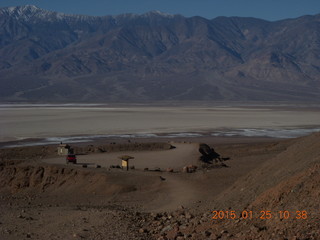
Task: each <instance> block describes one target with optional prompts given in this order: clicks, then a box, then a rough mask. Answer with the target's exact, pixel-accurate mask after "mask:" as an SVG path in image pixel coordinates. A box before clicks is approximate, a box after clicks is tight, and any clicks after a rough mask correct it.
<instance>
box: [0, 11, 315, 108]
mask: <svg viewBox="0 0 320 240" xmlns="http://www.w3.org/2000/svg"><path fill="white" fill-rule="evenodd" d="M0 25H1V28H0V56H1V57H0V100H1V101H71V102H110V101H114V102H125V101H136V102H141V101H142V102H143V101H157V100H158V101H159V100H160V101H161V100H182V101H184V100H189V101H192V100H221V101H224V100H225V101H232V100H242V101H247V100H249V101H251V100H253V101H265V100H286V101H290V100H294V101H319V99H320V93H319V92H320V91H319V89H320V77H319V73H320V60H319V59H320V55H319V52H320V44H319V39H320V37H319V34H320V31H319V29H320V28H319V26H320V15H314V16H303V17H300V18H297V19H288V20H283V21H277V22H268V21H264V20H260V19H254V18H238V17H232V18H226V17H219V18H215V19H212V20H208V19H205V18H201V17H191V18H185V17H183V16H180V15H168V14H163V13H160V12H156V11H155V12H149V13H146V14H143V15H134V14H125V15H119V16H105V17H90V16H79V15H66V14H61V13H55V12H49V11H45V10H42V9H39V8H37V7H34V6H24V7H11V8H2V9H0Z"/></svg>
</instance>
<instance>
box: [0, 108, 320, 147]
mask: <svg viewBox="0 0 320 240" xmlns="http://www.w3.org/2000/svg"><path fill="white" fill-rule="evenodd" d="M319 123H320V110H319V109H307V108H289V107H288V108H275V107H270V108H266V107H261V108H259V107H251V108H250V107H201V108H197V107H136V106H135V107H116V108H114V107H103V106H77V105H74V106H72V105H71V106H34V107H33V106H32V105H31V106H23V107H19V106H14V107H10V106H8V105H6V106H0V126H1V128H0V141H8V140H15V139H21V138H46V137H55V136H75V135H95V134H132V133H172V132H175V133H179V132H199V131H214V130H221V129H222V130H223V129H241V128H243V129H246V128H249V129H251V128H258V129H266V128H267V129H282V128H294V127H307V128H315V127H318V126H319V125H320V124H319Z"/></svg>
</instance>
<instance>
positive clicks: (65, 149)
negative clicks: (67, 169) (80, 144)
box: [58, 142, 71, 156]
mask: <svg viewBox="0 0 320 240" xmlns="http://www.w3.org/2000/svg"><path fill="white" fill-rule="evenodd" d="M70 150H71V147H70V145H68V144H63V143H62V142H61V143H60V145H59V146H58V155H59V156H66V155H68V154H69V153H70Z"/></svg>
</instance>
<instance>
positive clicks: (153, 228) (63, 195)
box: [0, 133, 320, 239]
mask: <svg viewBox="0 0 320 240" xmlns="http://www.w3.org/2000/svg"><path fill="white" fill-rule="evenodd" d="M319 140H320V134H319V133H318V134H317V133H316V134H313V135H310V136H307V137H303V138H298V139H293V140H275V139H253V138H251V139H248V138H233V139H227V138H226V139H224V140H221V139H219V140H217V139H209V138H208V139H192V141H193V142H190V139H181V141H180V142H175V143H171V144H172V145H175V146H176V148H175V149H170V150H168V148H161V147H150V141H148V140H141V142H140V143H139V144H140V145H139V148H132V145H130V144H129V145H130V146H129V145H128V146H129V147H125V148H121V147H120V148H118V149H113V150H112V151H111V150H109V151H107V152H104V151H102V152H101V151H99V150H96V149H99V148H101V146H106V145H108V144H110V143H106V144H105V145H101V144H102V143H96V144H93V145H92V144H90V145H88V146H86V145H84V144H82V145H81V146H80V145H79V146H78V147H79V149H80V148H81V149H82V150H83V149H85V150H86V152H85V153H86V155H79V156H78V158H79V162H80V164H77V165H66V164H65V163H64V158H63V157H62V158H61V157H58V158H57V157H55V156H54V155H55V147H52V146H51V147H50V146H43V147H25V148H16V149H6V150H4V149H2V150H1V151H0V154H1V159H2V160H1V164H0V194H1V195H0V239H317V236H320V232H319V216H320V213H319V209H320V208H319V207H320V200H319V199H320V198H319V197H320V192H319V189H320V188H319V182H320V178H319V176H320V174H319V170H320V167H319V162H320V157H319V156H320V141H319ZM197 141H198V142H206V143H209V144H211V145H212V146H214V148H215V150H216V151H217V152H218V153H220V154H221V155H222V156H223V157H230V160H228V161H225V162H224V164H226V165H227V167H218V165H217V166H216V167H215V168H203V167H202V166H201V165H202V164H201V163H200V162H198V160H197V159H198V157H199V156H200V154H199V153H198V151H197V146H198V145H197V144H196V142H197ZM119 144H121V143H119ZM123 144H124V143H123ZM126 144H127V143H126ZM132 144H134V143H132ZM144 144H149V145H148V146H149V147H146V146H145V145H144ZM160 145H161V144H160ZM160 145H153V146H160ZM89 147H91V148H90V149H91V150H89ZM160 149H163V150H160ZM123 154H131V155H133V156H134V157H135V159H134V160H132V161H133V162H134V165H135V166H136V169H135V170H130V171H128V172H127V171H123V170H121V169H110V168H109V166H110V165H112V164H115V163H119V161H120V160H119V159H117V156H119V155H123ZM84 162H85V163H87V164H88V168H82V167H81V166H82V164H81V163H84ZM95 164H99V165H101V168H94V166H96V165H95ZM188 164H195V165H197V166H198V167H199V168H198V170H197V171H196V172H195V173H183V172H181V169H182V167H183V166H185V165H188ZM144 167H149V169H152V168H155V167H160V168H161V170H162V171H160V172H159V171H144V170H143V169H144ZM168 167H170V168H173V169H174V170H175V171H174V172H173V173H171V172H166V171H164V170H165V169H166V168H168ZM160 176H161V177H162V179H163V178H164V179H165V180H162V179H161V178H160ZM214 210H216V211H220V210H221V211H235V213H236V214H237V217H236V219H230V218H229V219H227V217H226V215H224V217H223V218H222V219H212V217H213V213H212V211H214ZM243 210H247V211H252V212H253V215H254V217H253V219H243V218H240V213H241V212H242V211H243ZM261 211H271V213H272V218H270V219H261V218H259V217H260V214H262V213H261ZM279 211H289V212H290V217H289V218H288V219H280V218H279ZM297 211H300V212H297ZM302 211H307V215H303V216H304V217H305V216H307V217H305V218H306V219H297V216H298V214H299V213H302ZM224 213H225V214H226V212H224ZM303 213H305V212H303Z"/></svg>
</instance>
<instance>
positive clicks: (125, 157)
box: [119, 155, 134, 171]
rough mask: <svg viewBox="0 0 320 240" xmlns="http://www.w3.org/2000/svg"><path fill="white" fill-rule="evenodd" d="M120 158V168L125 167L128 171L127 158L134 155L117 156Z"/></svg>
mask: <svg viewBox="0 0 320 240" xmlns="http://www.w3.org/2000/svg"><path fill="white" fill-rule="evenodd" d="M119 158H120V159H121V167H122V169H127V171H129V160H130V159H134V157H131V156H128V155H123V156H120V157H119Z"/></svg>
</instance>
